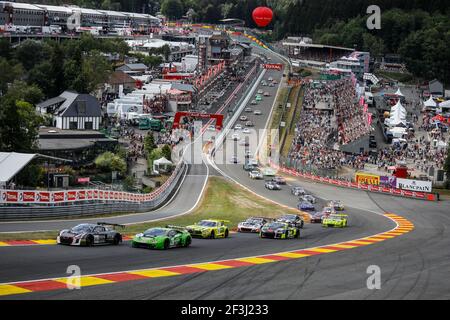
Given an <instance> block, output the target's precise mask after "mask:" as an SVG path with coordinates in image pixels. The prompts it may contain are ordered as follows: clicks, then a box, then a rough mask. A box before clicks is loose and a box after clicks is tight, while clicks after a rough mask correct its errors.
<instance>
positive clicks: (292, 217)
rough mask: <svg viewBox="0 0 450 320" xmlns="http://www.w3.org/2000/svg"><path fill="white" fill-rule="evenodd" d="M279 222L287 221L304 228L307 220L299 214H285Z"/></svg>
mask: <svg viewBox="0 0 450 320" xmlns="http://www.w3.org/2000/svg"><path fill="white" fill-rule="evenodd" d="M277 221H278V222H285V223H288V224H290V225H292V226H294V227H297V228H303V225H304V224H305V222H304V221H303V219H302V217H300V216H299V215H297V214H285V215H284V216H281V217H279V218H278V219H277Z"/></svg>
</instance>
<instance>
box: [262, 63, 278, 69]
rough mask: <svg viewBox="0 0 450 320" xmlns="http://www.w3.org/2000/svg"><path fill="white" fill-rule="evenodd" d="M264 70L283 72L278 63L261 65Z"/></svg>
mask: <svg viewBox="0 0 450 320" xmlns="http://www.w3.org/2000/svg"><path fill="white" fill-rule="evenodd" d="M263 67H264V69H268V70H278V71H281V70H283V65H282V64H279V63H267V64H264V65H263Z"/></svg>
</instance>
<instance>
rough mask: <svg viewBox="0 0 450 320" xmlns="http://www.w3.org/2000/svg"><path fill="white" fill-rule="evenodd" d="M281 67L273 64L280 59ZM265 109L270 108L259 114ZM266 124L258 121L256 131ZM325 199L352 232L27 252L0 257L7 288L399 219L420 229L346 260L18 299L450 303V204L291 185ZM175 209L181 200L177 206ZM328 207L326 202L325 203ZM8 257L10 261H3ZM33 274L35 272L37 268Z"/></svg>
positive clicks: (220, 254)
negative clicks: (161, 248) (370, 285)
mask: <svg viewBox="0 0 450 320" xmlns="http://www.w3.org/2000/svg"><path fill="white" fill-rule="evenodd" d="M273 59H274V58H273ZM261 108H262V109H263V108H270V106H269V105H267V106H264V105H262V106H261ZM267 111H268V110H265V111H264V116H262V117H260V119H255V123H256V125H257V127H261V126H263V125H264V124H265V117H266V118H267V115H268V112H267ZM218 167H219V169H220V170H222V171H223V172H225V173H226V175H229V176H230V177H231V178H234V179H239V182H240V183H242V184H243V185H245V186H246V187H247V188H249V189H251V190H253V191H254V192H256V193H258V194H260V195H262V196H265V197H268V198H270V199H273V200H275V201H277V202H279V203H282V204H285V205H288V206H295V205H296V202H297V199H295V198H294V197H293V196H291V195H290V194H289V188H288V187H285V188H284V189H283V190H282V191H280V192H270V191H267V190H266V189H264V187H263V182H261V181H252V180H250V179H248V178H247V177H246V175H245V173H243V171H242V167H241V166H240V165H231V164H223V165H219V166H218ZM289 184H290V185H301V186H303V187H304V188H305V189H306V190H307V191H308V192H311V193H312V194H314V195H316V196H318V197H320V198H323V199H341V200H343V201H344V203H345V204H346V206H347V207H348V208H349V209H348V211H349V213H350V227H349V228H347V229H342V230H337V229H330V230H329V229H322V228H321V227H320V226H312V225H307V226H306V229H305V230H304V233H303V235H302V239H300V240H292V241H270V240H268V241H265V240H260V239H258V238H257V237H255V235H241V234H237V235H233V236H232V237H231V238H230V239H225V240H214V241H207V240H205V241H202V240H198V241H194V242H193V247H192V248H191V249H190V250H183V249H180V250H170V251H167V252H155V251H145V250H138V249H134V250H133V249H131V248H128V246H127V245H126V244H125V245H122V246H119V247H105V248H88V250H84V249H83V248H68V247H55V246H53V247H24V248H3V249H0V254H1V256H2V259H1V261H0V266H1V268H0V270H1V272H0V281H5V279H7V280H8V281H14V280H31V279H36V278H41V277H53V276H60V275H64V270H61V269H64V268H65V267H66V266H67V264H68V263H72V262H73V263H77V264H81V266H82V270H84V273H97V272H106V271H114V270H116V271H119V270H130V269H136V268H141V267H145V268H148V267H152V266H168V265H175V264H179V263H194V262H200V261H208V260H216V259H226V258H234V257H242V256H248V255H255V254H265V253H271V252H278V251H284V250H290V249H297V248H305V247H310V246H311V245H320V244H329V243H335V242H339V241H345V240H351V239H354V238H358V237H361V236H365V235H371V234H375V233H378V232H381V231H386V230H389V229H390V228H392V223H391V222H390V221H389V220H387V219H385V218H383V217H382V216H381V215H380V214H381V213H385V212H393V213H396V214H399V215H402V216H404V217H406V218H408V219H409V220H411V221H412V222H413V223H414V224H415V226H416V228H415V230H414V231H413V232H411V233H408V234H406V235H404V236H401V237H398V238H395V239H391V240H387V241H384V242H382V243H378V244H374V245H371V246H369V247H362V248H357V249H352V250H348V251H342V252H338V253H333V254H329V255H323V256H317V257H309V258H305V259H300V260H291V261H284V262H278V263H275V264H268V265H258V266H252V267H242V268H237V269H231V270H221V271H216V272H205V273H201V274H193V275H185V276H176V277H169V278H163V279H151V280H142V281H141V280H139V281H130V282H123V283H120V284H113V285H103V286H94V287H86V288H83V289H82V290H75V291H66V290H59V291H54V292H41V293H32V294H26V295H20V296H11V297H9V298H11V299H16V298H20V299H98V297H99V296H101V297H102V298H111V299H118V298H130V299H186V298H189V299H267V298H268V297H270V298H272V299H403V298H405V299H436V298H439V299H448V298H450V291H449V290H448V289H447V288H449V287H450V278H449V277H448V276H447V275H448V273H449V271H450V259H449V258H450V251H449V250H448V248H449V247H450V235H449V228H448V226H449V216H448V212H450V203H449V202H439V203H429V202H421V201H417V200H409V199H403V198H394V197H389V196H385V195H378V194H369V193H365V192H361V191H357V190H347V189H340V188H334V187H330V186H327V185H321V184H316V183H311V182H308V181H301V180H289ZM177 199H178V198H177ZM321 204H323V202H321ZM3 257H6V259H3ZM371 265H377V266H379V267H380V268H381V281H382V284H381V290H375V291H371V290H368V289H367V287H366V280H367V277H368V274H367V273H366V270H367V268H368V267H369V266H371ZM31 266H32V267H31Z"/></svg>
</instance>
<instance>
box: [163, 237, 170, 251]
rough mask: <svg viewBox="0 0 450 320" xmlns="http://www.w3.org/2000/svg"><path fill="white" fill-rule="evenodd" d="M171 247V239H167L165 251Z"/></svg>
mask: <svg viewBox="0 0 450 320" xmlns="http://www.w3.org/2000/svg"><path fill="white" fill-rule="evenodd" d="M169 247H170V241H169V239H166V240H165V241H164V250H167V249H169Z"/></svg>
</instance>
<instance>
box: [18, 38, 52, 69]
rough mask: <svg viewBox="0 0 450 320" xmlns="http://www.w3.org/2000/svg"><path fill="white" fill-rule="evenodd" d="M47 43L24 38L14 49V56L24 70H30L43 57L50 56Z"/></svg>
mask: <svg viewBox="0 0 450 320" xmlns="http://www.w3.org/2000/svg"><path fill="white" fill-rule="evenodd" d="M50 53H51V48H50V46H49V45H47V44H45V43H42V42H38V41H35V40H25V41H24V42H23V43H22V44H21V45H20V46H18V47H17V49H16V51H15V58H16V59H17V60H19V62H20V63H21V64H22V65H23V66H24V68H25V70H31V69H32V68H33V67H34V66H35V65H37V64H39V63H41V62H42V61H43V60H44V59H45V57H48V56H50Z"/></svg>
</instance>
